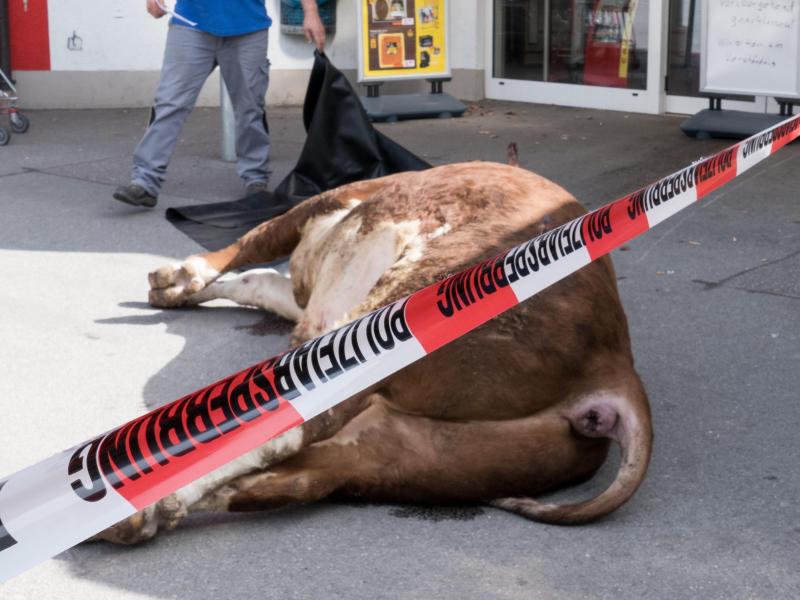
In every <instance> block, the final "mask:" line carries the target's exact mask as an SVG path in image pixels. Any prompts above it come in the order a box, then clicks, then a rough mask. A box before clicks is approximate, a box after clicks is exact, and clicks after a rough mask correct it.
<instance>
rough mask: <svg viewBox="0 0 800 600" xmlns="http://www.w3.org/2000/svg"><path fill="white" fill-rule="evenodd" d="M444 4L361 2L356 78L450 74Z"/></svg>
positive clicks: (426, 0)
mask: <svg viewBox="0 0 800 600" xmlns="http://www.w3.org/2000/svg"><path fill="white" fill-rule="evenodd" d="M447 9H448V0H359V1H358V25H359V26H358V45H359V51H358V80H359V81H360V82H361V81H391V80H397V79H429V78H436V77H449V76H450V62H449V57H448V35H447Z"/></svg>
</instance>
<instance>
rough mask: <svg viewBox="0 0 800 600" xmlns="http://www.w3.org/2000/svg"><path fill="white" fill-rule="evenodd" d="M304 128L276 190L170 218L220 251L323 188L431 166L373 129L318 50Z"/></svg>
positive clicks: (175, 212)
mask: <svg viewBox="0 0 800 600" xmlns="http://www.w3.org/2000/svg"><path fill="white" fill-rule="evenodd" d="M303 124H304V126H305V129H306V134H307V137H306V142H305V145H304V146H303V150H302V151H301V152H300V158H299V159H298V161H297V164H296V165H295V167H294V169H293V170H292V172H291V173H289V175H287V176H286V178H285V179H284V180H283V181H282V182H281V183H280V184H279V185H278V187H277V188H276V189H275V191H274V192H259V193H258V194H253V195H250V196H245V197H244V198H242V199H240V200H234V201H232V202H216V203H213V204H201V205H195V206H184V207H180V208H170V209H167V213H166V216H167V219H168V220H169V221H170V222H171V223H172V224H173V225H175V227H177V228H178V229H180V230H181V231H182V232H183V233H185V234H186V235H188V236H189V237H190V238H192V239H193V240H195V241H196V242H197V243H198V244H200V245H201V246H204V247H205V248H207V249H209V250H218V249H220V248H224V247H225V246H227V245H228V244H231V243H232V242H234V241H235V240H236V239H237V238H239V237H240V236H242V235H243V234H244V233H246V232H247V231H249V230H250V229H252V228H253V227H255V226H256V225H258V224H259V223H261V222H263V221H267V220H269V219H272V218H273V217H276V216H278V215H280V214H283V213H285V212H286V211H287V210H289V209H290V208H292V207H293V206H295V205H296V204H299V203H300V202H302V201H303V200H305V199H306V198H309V197H311V196H313V195H315V194H318V193H320V192H323V191H325V190H329V189H333V188H335V187H338V186H340V185H343V184H345V183H351V182H353V181H361V180H364V179H373V178H375V177H383V176H384V175H391V174H392V173H399V172H401V171H420V170H423V169H427V168H429V167H430V166H431V165H430V164H428V163H427V162H425V161H424V160H422V159H421V158H419V157H417V156H415V155H414V154H412V153H411V152H409V151H408V150H406V149H405V148H403V147H402V146H400V145H399V144H397V143H396V142H394V141H392V140H391V139H389V138H388V137H386V136H385V135H383V134H382V133H381V132H379V131H376V130H375V129H374V128H373V127H372V124H371V123H370V121H369V118H368V117H367V114H366V113H365V112H364V109H363V107H362V106H361V101H360V100H359V99H358V96H357V95H356V93H355V91H353V88H352V87H351V86H350V83H349V82H348V81H347V79H346V78H345V76H344V75H342V73H341V72H340V71H339V70H338V69H336V67H334V66H333V65H332V64H331V62H330V61H329V60H328V58H327V57H326V56H325V55H324V54H321V53H319V52H315V53H314V68H313V69H312V71H311V79H310V80H309V82H308V90H307V91H306V98H305V104H304V106H303Z"/></svg>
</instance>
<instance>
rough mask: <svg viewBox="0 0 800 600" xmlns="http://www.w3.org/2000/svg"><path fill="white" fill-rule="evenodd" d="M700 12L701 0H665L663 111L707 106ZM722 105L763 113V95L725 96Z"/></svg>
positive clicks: (689, 110)
mask: <svg viewBox="0 0 800 600" xmlns="http://www.w3.org/2000/svg"><path fill="white" fill-rule="evenodd" d="M702 11H703V0H669V34H668V37H667V40H668V47H667V73H666V82H665V88H666V94H667V96H666V102H665V107H664V108H665V110H666V111H667V112H673V113H680V114H693V113H696V112H698V111H700V110H702V109H704V108H708V99H707V98H704V97H702V96H701V95H700V40H701V37H702V29H701V28H702V25H703V21H702V19H703V14H702ZM723 108H728V109H734V110H746V111H752V112H765V110H766V98H764V97H763V96H729V97H728V99H726V100H725V101H724V103H723Z"/></svg>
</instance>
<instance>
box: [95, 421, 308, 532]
mask: <svg viewBox="0 0 800 600" xmlns="http://www.w3.org/2000/svg"><path fill="white" fill-rule="evenodd" d="M303 436H304V427H295V428H294V429H290V430H289V431H287V432H286V433H284V434H282V435H279V436H278V437H276V438H275V439H273V440H270V441H268V442H267V443H265V444H263V445H262V446H259V447H258V448H256V449H254V450H251V451H250V452H248V453H247V454H244V455H243V456H240V457H239V458H237V459H235V460H233V461H231V462H229V463H228V464H227V465H224V466H222V467H220V468H219V469H216V470H214V471H212V472H211V473H209V474H207V475H205V476H203V477H201V478H200V479H198V480H197V481H195V482H193V483H190V484H189V485H187V486H185V487H182V488H181V489H179V490H178V491H177V492H175V493H174V494H170V495H169V496H167V497H166V498H164V499H162V500H159V501H158V502H156V503H155V504H153V505H152V506H148V507H147V508H145V509H144V510H140V511H139V512H137V513H136V514H135V515H133V516H130V517H128V518H127V519H125V520H123V521H120V522H119V523H117V524H116V525H113V526H112V527H109V528H108V529H106V530H105V531H102V532H101V533H99V534H97V535H96V536H94V537H93V538H92V540H106V541H109V542H114V543H117V544H138V543H141V542H144V541H147V540H149V539H150V538H152V537H153V536H155V535H156V533H157V532H159V531H168V530H170V529H174V528H175V527H177V525H178V524H179V523H180V522H181V521H182V520H183V518H184V517H185V516H186V515H187V514H189V512H191V511H193V510H195V505H196V504H197V503H198V501H199V500H200V499H201V498H202V497H203V496H205V495H207V494H208V493H209V492H211V491H213V490H216V489H218V488H219V487H221V486H223V485H225V484H226V483H228V482H230V481H232V480H234V479H238V478H240V477H242V476H244V475H246V474H248V473H252V472H254V471H261V470H263V469H266V468H268V467H269V466H271V465H274V464H277V463H279V462H280V461H282V460H284V459H286V458H287V457H289V456H292V455H293V454H296V453H297V452H298V451H299V450H300V449H301V448H302V446H303Z"/></svg>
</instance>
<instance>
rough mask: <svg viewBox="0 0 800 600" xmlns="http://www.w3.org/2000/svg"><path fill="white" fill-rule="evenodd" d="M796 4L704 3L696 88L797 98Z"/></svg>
mask: <svg viewBox="0 0 800 600" xmlns="http://www.w3.org/2000/svg"><path fill="white" fill-rule="evenodd" d="M798 20H800V0H705V1H704V3H703V22H704V23H703V47H702V53H703V55H702V56H701V67H700V69H701V71H700V90H701V91H703V92H716V93H737V94H748V95H757V96H778V97H798V96H800V87H799V86H800V78H799V77H798V73H799V72H800V67H799V66H798V65H800V63H799V62H798V40H800V26H799V24H798Z"/></svg>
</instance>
